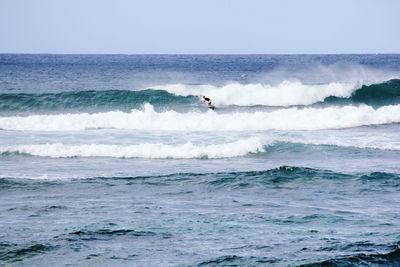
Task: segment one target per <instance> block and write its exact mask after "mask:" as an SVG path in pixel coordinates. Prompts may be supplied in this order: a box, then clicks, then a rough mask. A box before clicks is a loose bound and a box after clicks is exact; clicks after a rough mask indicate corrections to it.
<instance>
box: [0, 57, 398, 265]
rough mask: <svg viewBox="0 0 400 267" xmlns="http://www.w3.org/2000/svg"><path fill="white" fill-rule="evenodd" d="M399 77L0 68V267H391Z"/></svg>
mask: <svg viewBox="0 0 400 267" xmlns="http://www.w3.org/2000/svg"><path fill="white" fill-rule="evenodd" d="M399 63H400V56H399V55H326V56H324V55H315V56H297V55H292V56H267V55H265V56H264V55H250V56H229V55H227V56H222V55H221V56H217V55H216V56H189V55H188V56H178V55H175V56H174V55H170V56H159V55H148V56H144V55H138V56H129V55H116V56H113V55H0V129H1V130H0V265H6V266H8V265H11V266H20V265H22V266H24V265H27V266H32V265H33V266H48V265H54V266H65V265H71V264H72V265H78V266H80V265H82V266H87V265H89V266H97V265H102V266H103V265H113V266H300V265H306V266H307V265H311V266H353V265H358V266H369V265H373V266H396V265H398V264H399V257H400V256H399V251H400V250H399V247H398V244H399V243H398V242H399V241H400V227H399V225H400V224H399V216H398V214H399V207H400V205H399V199H400V191H399V188H400V187H399V186H400V179H399V178H400V177H399V175H400V167H399V166H400V164H399V163H400V161H399V159H400V137H399V130H400V128H399V122H400V115H399V114H400V112H399V111H400V99H399V95H400V89H399V84H400V83H399V73H400V64H399ZM202 95H206V96H208V97H210V98H211V99H212V101H213V104H214V105H215V106H216V109H215V110H214V111H212V110H209V109H208V108H207V106H206V104H205V103H203V102H202V101H201V96H202Z"/></svg>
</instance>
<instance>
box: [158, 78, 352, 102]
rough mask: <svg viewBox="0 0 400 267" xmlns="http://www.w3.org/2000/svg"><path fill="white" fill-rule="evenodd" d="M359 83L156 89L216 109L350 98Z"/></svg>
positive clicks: (294, 82)
mask: <svg viewBox="0 0 400 267" xmlns="http://www.w3.org/2000/svg"><path fill="white" fill-rule="evenodd" d="M359 86H360V84H359V83H336V82H334V83H329V84H303V83H301V82H299V81H283V82H282V83H280V84H278V85H275V86H273V85H269V84H261V83H257V84H240V83H231V84H227V85H225V86H222V87H217V86H213V85H187V84H167V85H161V86H154V87H153V88H154V89H159V90H166V91H167V92H169V93H172V94H175V95H178V96H189V95H193V96H195V95H199V96H201V95H206V96H208V97H210V98H211V99H212V100H213V101H214V102H215V103H216V104H217V105H237V106H255V105H264V106H284V107H287V106H297V105H310V104H313V103H317V102H321V101H323V100H324V99H325V98H326V97H329V96H336V97H349V96H350V95H351V93H352V92H353V91H354V90H355V89H356V88H358V87H359Z"/></svg>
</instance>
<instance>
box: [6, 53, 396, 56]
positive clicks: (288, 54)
mask: <svg viewBox="0 0 400 267" xmlns="http://www.w3.org/2000/svg"><path fill="white" fill-rule="evenodd" d="M0 55H54V56H57V55H60V56H63V55H65V56H67V55H71V56H73V55H88V56H90V55H93V56H96V55H97V56H101V55H104V56H107V55H110V56H118V55H120V56H257V55H260V56H329V55H332V56H340V55H343V56H346V55H349V56H351V55H400V52H398V53H315V54H314V53H281V54H278V53H277V54H269V53H254V54H251V53H237V54H236V53H231V54H222V53H221V54H219V53H215V54H214V53H208V54H206V53H204V54H200V53H199V54H196V53H181V54H179V53H176V54H172V53H171V54H170V53H141V54H135V53H132V54H129V53H45V52H44V53H42V52H38V53H24V52H21V53H16V52H12V53H3V52H0Z"/></svg>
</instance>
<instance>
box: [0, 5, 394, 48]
mask: <svg viewBox="0 0 400 267" xmlns="http://www.w3.org/2000/svg"><path fill="white" fill-rule="evenodd" d="M399 14H400V0H241V1H239V0H237V1H236V0H197V1H195V0H140V1H139V0H107V1H106V0H0V53H113V54H142V53H146V54H149V53H153V54H154V53H155V54H165V53H168V54H171V53H172V54H181V53H182V54H188V53H189V54H210V53H211V54H253V53H256V54H257V53H258V54H259V53H262V54H282V53H290V54H298V53H306V54H310V53H400V15H399Z"/></svg>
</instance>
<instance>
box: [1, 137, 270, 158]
mask: <svg viewBox="0 0 400 267" xmlns="http://www.w3.org/2000/svg"><path fill="white" fill-rule="evenodd" d="M266 145H268V142H265V141H264V142H262V141H261V139H260V138H249V139H243V140H238V141H236V142H233V143H225V144H215V145H194V144H192V143H191V142H187V143H185V144H180V145H165V144H161V143H157V144H149V143H142V144H139V145H128V146H123V145H98V144H86V145H64V144H62V143H56V144H40V145H18V146H7V147H1V148H0V153H4V152H19V153H26V154H30V155H34V156H43V157H54V158H60V157H116V158H228V157H238V156H244V155H246V154H248V153H257V152H264V151H265V150H264V146H266Z"/></svg>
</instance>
